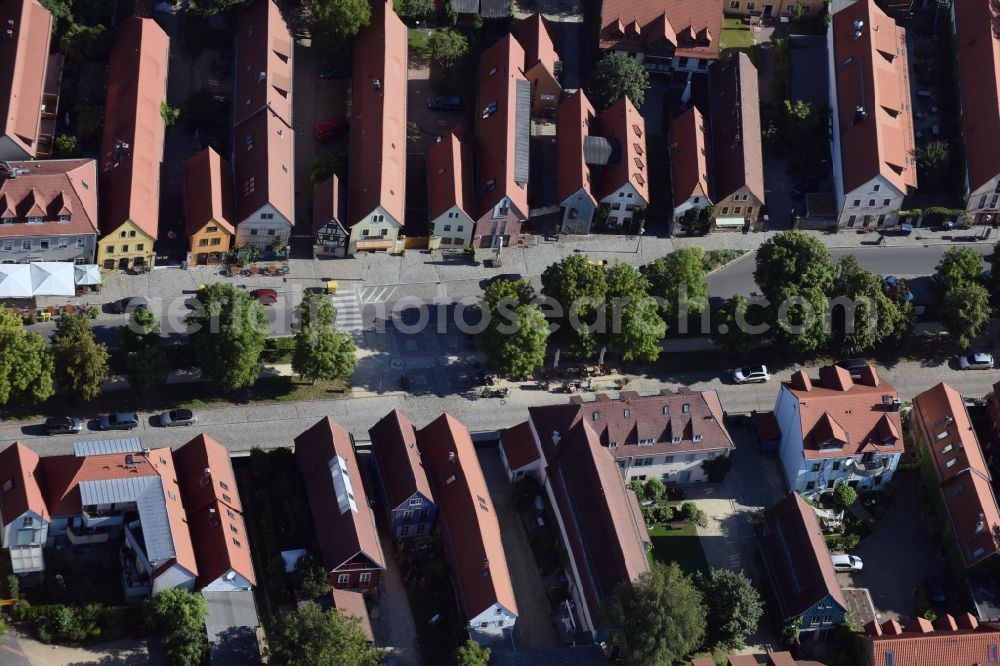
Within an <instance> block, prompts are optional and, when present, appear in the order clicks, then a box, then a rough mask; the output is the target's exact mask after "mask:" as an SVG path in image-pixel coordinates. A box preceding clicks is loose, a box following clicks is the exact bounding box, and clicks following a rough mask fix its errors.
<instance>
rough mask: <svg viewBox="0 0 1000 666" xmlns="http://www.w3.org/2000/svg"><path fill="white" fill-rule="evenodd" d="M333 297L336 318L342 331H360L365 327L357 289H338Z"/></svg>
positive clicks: (336, 323)
mask: <svg viewBox="0 0 1000 666" xmlns="http://www.w3.org/2000/svg"><path fill="white" fill-rule="evenodd" d="M331 298H332V300H333V309H334V310H335V311H336V313H337V318H336V319H335V320H334V324H335V325H336V326H337V328H339V329H340V330H342V331H360V330H361V329H363V328H364V321H363V320H362V318H361V304H360V302H359V300H358V290H357V289H345V290H342V291H341V290H338V291H337V293H336V294H334V295H333V296H332V297H331Z"/></svg>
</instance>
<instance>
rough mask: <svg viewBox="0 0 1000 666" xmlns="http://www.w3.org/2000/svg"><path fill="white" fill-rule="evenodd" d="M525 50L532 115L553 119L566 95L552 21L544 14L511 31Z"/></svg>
mask: <svg viewBox="0 0 1000 666" xmlns="http://www.w3.org/2000/svg"><path fill="white" fill-rule="evenodd" d="M511 32H513V33H514V37H516V38H517V41H518V43H519V44H520V45H521V46H522V47H523V48H524V70H523V71H524V77H525V78H526V79H528V81H529V82H530V83H531V115H533V116H539V117H550V116H552V115H554V114H555V110H556V106H557V105H558V104H559V96H560V95H561V94H562V84H560V83H559V75H560V74H561V73H562V63H561V62H559V54H558V53H556V47H555V44H553V43H552V35H551V34H550V33H549V27H548V21H547V20H546V19H545V18H544V17H543V16H542V15H541V13H540V12H535V13H534V14H532V15H531V16H528V17H526V18H523V19H521V20H520V21H517V22H516V23H515V24H514V26H513V27H512V28H511Z"/></svg>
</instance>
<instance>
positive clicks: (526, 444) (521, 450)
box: [500, 421, 541, 471]
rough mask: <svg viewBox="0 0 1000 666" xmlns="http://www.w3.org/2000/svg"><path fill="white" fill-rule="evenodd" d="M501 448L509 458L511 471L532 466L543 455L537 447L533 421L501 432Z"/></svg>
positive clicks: (508, 462)
mask: <svg viewBox="0 0 1000 666" xmlns="http://www.w3.org/2000/svg"><path fill="white" fill-rule="evenodd" d="M500 446H502V447H503V454H504V456H505V457H506V458H507V464H508V465H510V469H511V471H513V470H516V469H520V468H522V467H524V466H525V465H530V464H531V463H533V462H535V461H536V460H538V459H539V458H541V453H540V452H539V451H538V447H537V446H535V435H534V431H533V430H532V428H531V421H525V422H524V423H519V424H517V425H516V426H512V427H510V428H507V429H506V430H502V431H501V432H500Z"/></svg>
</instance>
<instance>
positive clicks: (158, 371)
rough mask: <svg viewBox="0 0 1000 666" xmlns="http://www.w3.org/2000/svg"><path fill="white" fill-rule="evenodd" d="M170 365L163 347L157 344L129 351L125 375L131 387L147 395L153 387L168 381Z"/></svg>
mask: <svg viewBox="0 0 1000 666" xmlns="http://www.w3.org/2000/svg"><path fill="white" fill-rule="evenodd" d="M168 374H170V366H169V364H168V363H167V355H166V353H165V352H164V351H163V349H162V348H161V347H159V346H156V345H150V346H148V347H142V348H141V349H139V350H137V351H134V352H129V354H128V356H127V357H126V360H125V377H126V379H128V385H129V388H130V389H132V390H133V391H138V392H139V393H141V394H143V395H145V394H148V393H149V391H150V390H151V389H154V388H156V387H158V386H163V385H164V384H166V383H167V375H168Z"/></svg>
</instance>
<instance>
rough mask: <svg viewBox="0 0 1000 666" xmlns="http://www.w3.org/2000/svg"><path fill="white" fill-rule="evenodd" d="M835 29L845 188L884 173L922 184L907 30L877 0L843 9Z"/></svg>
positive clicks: (899, 181) (900, 186)
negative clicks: (918, 172)
mask: <svg viewBox="0 0 1000 666" xmlns="http://www.w3.org/2000/svg"><path fill="white" fill-rule="evenodd" d="M858 22H860V23H858ZM856 25H860V27H855V26H856ZM831 29H832V31H833V53H832V54H831V57H832V58H833V59H834V60H833V65H834V72H835V76H836V84H837V85H836V89H837V108H836V109H835V110H834V113H835V114H836V115H835V117H834V122H836V123H838V124H839V126H840V152H841V162H842V164H843V180H844V191H845V192H851V191H853V190H854V189H855V188H857V187H859V186H861V185H863V184H865V183H867V182H868V181H870V180H871V179H872V178H875V177H876V176H878V175H881V176H882V177H883V178H885V179H886V180H887V181H888V182H889V183H891V184H892V185H893V187H895V188H896V189H897V190H899V191H900V192H902V193H903V194H906V193H907V191H908V189H909V188H915V187H916V186H917V169H916V163H915V162H914V158H913V156H912V153H913V150H914V149H915V147H916V144H915V142H914V136H913V117H912V115H911V114H912V109H911V106H912V105H911V102H910V78H909V74H908V71H907V55H906V31H905V30H904V29H903V28H901V27H900V26H898V25H896V22H895V21H893V20H892V19H891V18H890V17H888V16H886V14H885V13H884V12H883V11H882V10H881V9H880V8H879V7H878V6H877V5H876V4H875V2H874V0H858V2H855V3H854V4H852V5H848V6H846V7H844V8H843V9H841V10H840V11H838V12H837V13H836V14H834V15H833V23H832V28H831ZM857 33H860V34H859V35H858V34H857ZM856 35H857V36H856Z"/></svg>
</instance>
